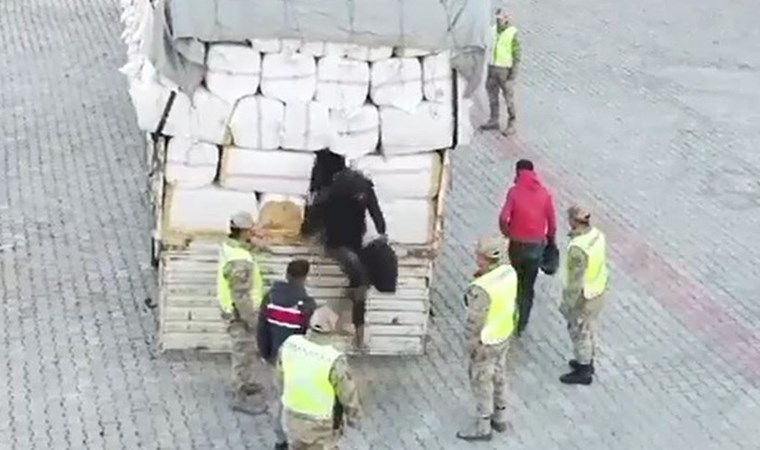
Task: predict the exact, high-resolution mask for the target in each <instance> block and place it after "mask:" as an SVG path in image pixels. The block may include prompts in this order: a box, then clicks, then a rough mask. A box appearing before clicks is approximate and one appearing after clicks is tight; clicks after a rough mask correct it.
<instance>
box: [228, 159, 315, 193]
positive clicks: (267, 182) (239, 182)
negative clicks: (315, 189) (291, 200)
mask: <svg viewBox="0 0 760 450" xmlns="http://www.w3.org/2000/svg"><path fill="white" fill-rule="evenodd" d="M314 158H315V156H314V153H311V152H309V153H305V152H291V151H287V150H249V149H242V148H238V147H225V148H224V151H223V153H222V169H221V173H220V184H221V185H222V187H225V188H228V189H235V190H239V191H244V192H273V193H278V194H288V195H306V194H307V193H308V191H309V180H310V177H311V167H312V165H313V164H314Z"/></svg>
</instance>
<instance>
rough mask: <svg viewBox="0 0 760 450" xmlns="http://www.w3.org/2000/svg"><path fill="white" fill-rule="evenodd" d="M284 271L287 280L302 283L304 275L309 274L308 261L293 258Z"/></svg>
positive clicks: (304, 279)
mask: <svg viewBox="0 0 760 450" xmlns="http://www.w3.org/2000/svg"><path fill="white" fill-rule="evenodd" d="M285 272H286V273H285V276H286V277H287V279H288V281H295V282H297V283H304V282H305V281H306V277H307V276H309V261H306V260H305V259H294V260H293V261H290V262H289V263H288V268H287V269H286V270H285Z"/></svg>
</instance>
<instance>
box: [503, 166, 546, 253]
mask: <svg viewBox="0 0 760 450" xmlns="http://www.w3.org/2000/svg"><path fill="white" fill-rule="evenodd" d="M499 228H500V229H501V232H502V233H503V234H504V236H506V237H507V238H509V239H510V240H515V241H519V242H541V241H543V240H544V239H545V238H547V237H548V238H550V239H553V238H554V236H555V234H556V233H557V219H556V217H555V215H554V202H553V201H552V196H551V194H549V191H547V190H546V188H545V187H544V186H543V185H542V184H541V182H540V181H538V177H537V176H536V173H535V172H533V171H532V170H519V171H517V176H516V177H515V185H514V186H512V187H511V188H509V191H507V200H506V202H505V203H504V206H503V207H502V208H501V214H499Z"/></svg>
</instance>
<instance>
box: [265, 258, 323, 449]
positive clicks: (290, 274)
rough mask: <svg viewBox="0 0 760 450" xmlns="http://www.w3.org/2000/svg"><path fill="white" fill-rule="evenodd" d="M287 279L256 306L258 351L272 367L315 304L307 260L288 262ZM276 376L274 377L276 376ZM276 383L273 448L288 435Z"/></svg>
mask: <svg viewBox="0 0 760 450" xmlns="http://www.w3.org/2000/svg"><path fill="white" fill-rule="evenodd" d="M286 271H287V273H286V279H287V280H286V281H276V282H275V283H274V284H273V285H272V287H271V288H270V289H269V291H268V292H267V293H266V295H265V296H264V299H263V300H262V302H261V309H260V310H259V322H258V328H257V334H256V339H257V341H258V346H259V355H260V356H261V357H262V358H263V359H265V360H266V361H267V362H268V363H269V364H270V365H272V367H273V370H274V364H275V362H276V360H277V352H278V351H279V350H280V346H281V345H282V343H283V342H285V340H286V339H287V338H289V337H290V336H292V335H294V334H306V330H307V329H308V328H309V320H311V315H312V314H313V313H314V310H315V309H316V308H317V304H316V302H315V301H314V299H313V298H311V297H310V296H309V294H307V293H306V288H305V286H304V284H305V283H306V277H307V276H308V275H309V262H308V261H306V260H303V259H296V260H293V261H291V262H290V263H288V267H287V270H286ZM275 379H276V377H275ZM276 387H277V394H278V396H277V400H276V402H275V408H274V412H275V414H274V417H273V421H274V424H273V425H274V432H275V436H276V437H277V444H276V446H275V448H277V449H286V448H288V447H287V439H286V437H285V432H284V430H283V429H282V403H281V402H280V398H279V394H280V392H281V390H282V387H281V386H276Z"/></svg>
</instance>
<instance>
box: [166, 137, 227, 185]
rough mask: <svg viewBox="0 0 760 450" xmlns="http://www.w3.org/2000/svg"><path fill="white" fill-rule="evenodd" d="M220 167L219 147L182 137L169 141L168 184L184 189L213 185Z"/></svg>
mask: <svg viewBox="0 0 760 450" xmlns="http://www.w3.org/2000/svg"><path fill="white" fill-rule="evenodd" d="M218 165H219V147H217V146H216V145H212V144H206V143H204V142H193V141H192V140H190V139H188V138H184V137H181V136H176V137H173V138H171V139H170V140H169V144H168V145H167V148H166V173H165V177H166V182H167V183H169V184H171V185H174V186H178V187H183V188H199V187H204V186H209V185H211V184H212V183H213V182H214V180H215V179H216V169H217V166H218Z"/></svg>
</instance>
